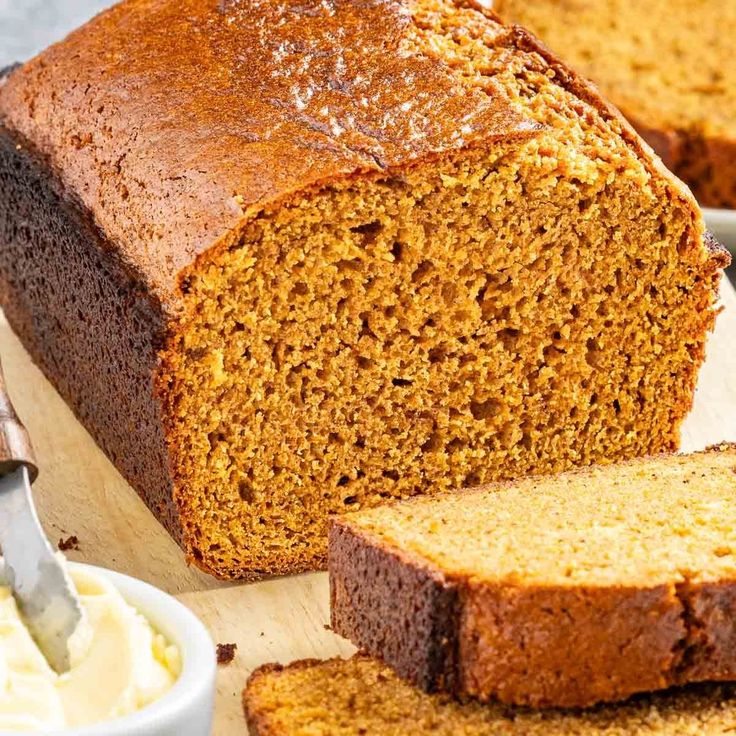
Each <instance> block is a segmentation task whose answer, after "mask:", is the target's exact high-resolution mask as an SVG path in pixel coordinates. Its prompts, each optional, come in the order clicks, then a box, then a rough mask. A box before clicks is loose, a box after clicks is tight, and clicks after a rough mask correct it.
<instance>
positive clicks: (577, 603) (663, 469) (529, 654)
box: [329, 445, 736, 707]
mask: <svg viewBox="0 0 736 736" xmlns="http://www.w3.org/2000/svg"><path fill="white" fill-rule="evenodd" d="M329 566H330V582H331V598H332V626H333V629H334V630H335V631H336V632H337V633H338V634H342V635H343V636H346V637H348V638H350V639H352V641H353V642H354V643H355V644H356V645H357V646H358V647H359V648H362V649H364V650H365V651H367V652H368V653H370V654H372V655H374V656H377V657H381V658H383V659H384V660H385V661H386V662H387V663H388V664H390V665H392V666H393V667H395V668H396V670H397V671H398V673H399V674H400V675H401V676H403V677H406V678H408V679H409V680H411V681H413V682H415V683H417V684H418V685H420V686H421V687H423V688H425V689H428V690H436V689H446V690H448V691H455V692H458V693H464V694H469V695H472V696H476V697H478V698H480V699H483V700H489V699H498V700H500V701H502V702H507V703H515V704H522V705H526V704H528V705H533V706H539V707H543V706H562V707H569V706H588V705H591V704H594V703H597V702H603V701H615V700H620V699H623V698H625V697H628V696H629V695H630V694H632V693H636V692H644V691H653V690H657V689H664V688H668V687H670V686H672V685H678V684H682V683H688V682H694V681H704V680H729V679H736V445H720V446H718V447H716V448H713V449H711V450H708V451H705V452H702V453H696V454H693V455H672V456H660V457H656V458H645V459H639V460H635V461H630V462H628V463H623V464H619V465H612V466H607V467H596V468H592V469H584V470H579V471H575V472H571V473H568V474H563V475H559V476H552V477H540V478H529V479H525V480H521V481H518V482H510V483H506V484H500V485H492V486H489V487H487V488H483V489H476V490H471V491H464V492H459V493H456V494H453V495H443V496H440V497H435V498H433V499H412V500H409V501H405V502H402V503H399V504H395V505H391V506H390V507H386V508H383V509H374V510H369V511H364V512H359V513H356V514H351V515H349V516H347V517H346V518H344V519H341V520H336V521H335V522H334V523H333V526H332V529H331V532H330V562H329Z"/></svg>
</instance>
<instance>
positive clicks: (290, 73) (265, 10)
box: [0, 0, 727, 578]
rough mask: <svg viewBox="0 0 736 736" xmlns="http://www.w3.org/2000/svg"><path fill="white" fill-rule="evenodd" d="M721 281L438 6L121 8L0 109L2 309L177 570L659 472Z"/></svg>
mask: <svg viewBox="0 0 736 736" xmlns="http://www.w3.org/2000/svg"><path fill="white" fill-rule="evenodd" d="M726 260H727V256H726V255H725V253H724V252H723V251H722V250H720V249H719V248H717V247H716V246H715V245H713V243H712V242H709V241H708V240H707V238H706V236H705V233H704V226H703V221H702V218H701V214H700V212H699V210H698V209H697V206H696V204H695V201H694V200H693V199H692V197H691V195H690V193H689V192H688V191H687V190H686V189H685V188H684V187H683V186H682V185H681V184H680V183H679V181H677V180H676V179H675V178H674V177H673V176H672V175H670V174H669V172H667V171H666V170H665V169H664V168H663V167H662V166H661V164H660V162H659V161H658V160H657V159H656V158H655V157H654V156H653V155H652V154H651V152H650V150H649V148H648V147H647V146H646V145H645V144H644V143H643V142H642V141H641V140H640V139H639V138H638V137H637V136H636V134H635V133H634V132H633V131H632V130H631V129H630V128H629V127H628V125H627V124H626V123H625V122H624V121H623V119H622V118H621V117H620V116H619V115H618V114H617V113H616V112H615V111H614V110H612V109H610V108H609V107H607V106H606V105H605V104H604V103H603V102H602V101H601V100H600V99H599V98H598V96H597V94H596V92H595V91H594V90H593V89H592V88H591V87H590V86H588V85H587V84H586V83H585V82H584V81H582V80H581V79H579V78H577V77H576V76H574V75H573V74H572V73H571V72H570V71H569V70H568V69H567V68H566V67H565V66H564V65H562V64H561V63H560V62H559V61H557V60H556V59H555V58H554V57H553V56H551V55H550V54H548V53H547V52H546V51H545V50H544V49H543V48H541V47H540V46H539V45H538V44H537V42H536V41H535V40H534V39H533V38H532V37H531V36H529V35H528V34H527V33H525V32H524V31H521V30H519V29H515V28H509V27H506V26H504V25H502V24H501V23H499V22H498V21H497V20H496V19H495V18H494V17H493V16H491V15H489V14H487V12H486V11H482V10H480V9H476V8H474V7H470V6H468V5H466V4H457V5H455V4H453V3H452V2H451V1H450V0H397V1H396V2H393V1H392V2H383V1H382V0H368V1H367V2H357V0H262V1H259V2H253V1H251V0H157V1H156V2H152V1H151V0H125V1H124V2H122V3H120V4H118V5H116V6H115V7H113V8H111V9H110V10H108V11H106V12H104V13H102V14H101V15H99V16H98V17H96V18H95V19H94V20H92V21H91V22H90V23H89V24H87V25H86V26H84V27H83V28H81V29H80V30H79V31H77V32H75V33H73V34H72V35H71V36H69V38H67V39H66V40H65V41H63V42H62V43H60V44H58V45H56V46H53V47H52V48H50V49H49V50H47V51H46V52H44V53H42V54H41V55H40V56H39V57H37V58H35V59H33V60H32V61H30V62H28V63H27V64H25V65H24V66H22V67H21V68H19V69H17V70H15V71H13V72H12V73H11V74H10V75H9V76H8V77H7V79H6V80H5V82H4V84H3V85H2V86H1V87H0V300H1V302H2V306H3V308H4V309H5V313H6V315H7V317H8V319H9V321H10V323H11V325H12V326H13V328H14V330H15V331H16V332H17V334H18V335H19V336H20V337H21V339H22V340H23V343H24V344H25V346H26V347H27V349H28V350H29V352H30V353H31V355H32V356H33V358H34V359H35V361H36V362H37V363H38V364H39V365H40V366H41V367H42V368H43V370H44V371H45V373H46V375H47V376H48V377H49V379H50V380H51V381H52V382H53V383H54V384H55V385H56V387H57V388H58V390H59V391H60V392H61V394H62V395H63V396H64V397H65V398H66V400H67V401H68V402H69V403H70V404H71V406H72V407H73V409H74V411H75V412H76V413H77V415H78V416H79V418H80V419H81V420H82V422H84V424H85V425H86V426H87V427H88V428H89V430H90V432H91V433H92V435H93V436H94V437H95V439H96V440H97V441H98V442H99V444H100V445H101V446H102V447H103V448H104V450H105V451H106V452H107V454H108V455H109V456H110V458H111V459H112V460H113V461H114V462H115V463H116V464H117V466H118V467H119V468H120V470H121V471H122V472H123V473H124V475H125V476H126V478H128V480H129V481H130V483H131V484H132V485H133V486H134V487H135V488H136V489H137V490H138V491H139V492H140V494H141V495H142V496H143V498H144V499H145V500H146V502H147V503H148V504H149V506H150V507H151V508H152V509H153V511H154V512H155V513H156V514H157V516H158V517H159V518H160V519H161V520H162V521H163V523H164V524H165V525H166V526H167V528H168V529H169V530H170V531H171V533H172V534H173V535H174V536H175V537H176V538H177V539H178V540H179V541H180V542H181V544H182V546H183V547H184V549H185V550H186V552H187V554H188V556H189V558H190V559H191V560H192V561H193V562H194V563H196V564H198V565H199V566H201V567H202V568H203V569H205V570H208V571H210V572H213V573H215V574H217V575H220V576H222V577H243V578H254V577H257V576H259V575H262V574H274V573H287V572H296V571H300V570H306V569H312V568H315V567H319V566H323V565H324V563H325V556H326V548H327V520H328V517H329V515H330V514H335V513H340V512H343V511H345V510H349V509H355V508H358V507H366V506H375V505H376V504H379V503H381V502H384V501H385V500H387V499H392V498H397V497H404V496H410V495H414V494H419V493H425V492H428V491H441V490H446V489H451V488H458V487H462V486H468V485H476V484H478V483H485V482H488V481H492V480H497V479H502V478H510V477H517V476H521V475H524V474H527V473H541V472H556V471H561V470H564V469H566V468H569V467H572V466H577V465H587V464H590V463H593V462H600V461H608V460H613V459H616V458H627V457H632V456H637V455H641V454H644V453H651V452H659V451H665V450H672V449H674V448H675V447H676V445H677V443H678V429H679V425H680V423H681V420H682V419H683V417H684V415H685V414H686V412H687V411H688V409H689V408H690V406H691V401H692V395H693V390H694V386H695V381H696V374H697V371H698V367H699V366H700V364H701V362H702V360H703V356H704V343H705V338H706V333H707V332H708V330H709V329H711V327H712V326H713V321H714V318H715V314H716V310H715V306H714V305H715V302H716V299H717V294H716V292H717V282H718V278H719V276H720V268H721V267H722V266H723V265H724V263H725V262H726Z"/></svg>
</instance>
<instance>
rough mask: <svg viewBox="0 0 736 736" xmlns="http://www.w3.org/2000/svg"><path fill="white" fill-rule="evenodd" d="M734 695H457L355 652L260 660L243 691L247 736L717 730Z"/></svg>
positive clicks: (726, 720) (547, 735)
mask: <svg viewBox="0 0 736 736" xmlns="http://www.w3.org/2000/svg"><path fill="white" fill-rule="evenodd" d="M735 698H736V693H734V687H733V686H732V685H717V684H708V685H700V686H690V687H687V688H682V689H677V690H672V691H670V692H666V693H659V694H654V695H646V696H640V697H635V698H632V699H631V700H629V701H626V702H625V703H621V704H618V705H609V706H603V707H598V708H594V709H590V710H585V711H569V710H568V711H552V710H547V711H534V710H530V709H526V708H513V707H510V706H503V705H498V704H480V703H476V702H472V701H470V702H465V703H461V702H459V701H456V700H454V699H453V698H452V697H450V696H448V695H444V694H436V695H427V694H426V693H423V692H421V691H420V690H417V689H415V688H413V687H412V686H411V685H409V684H407V683H405V682H404V681H402V680H400V679H399V678H398V677H396V675H395V674H394V673H393V672H392V671H391V670H390V669H388V668H387V667H385V666H384V665H381V664H380V663H378V662H376V661H375V660H372V659H370V658H368V657H364V656H360V655H356V656H355V657H353V658H352V659H349V660H341V659H332V660H328V661H324V662H318V661H316V660H307V661H301V662H295V663H293V664H291V665H288V666H287V667H281V666H279V665H266V666H264V667H261V668H259V669H258V670H256V671H255V672H254V673H253V675H252V676H251V678H250V679H249V681H248V685H247V687H246V688H245V691H244V693H243V703H244V706H245V714H246V719H247V721H248V726H249V729H250V733H251V734H252V736H286V734H288V735H289V736H328V735H329V736H359V735H361V734H381V735H382V736H419V735H420V734H437V736H701V735H702V734H708V736H719V735H725V734H729V733H732V732H733V729H734V727H736V708H735V707H734V703H735V702H736V701H735Z"/></svg>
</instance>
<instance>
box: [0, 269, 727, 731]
mask: <svg viewBox="0 0 736 736" xmlns="http://www.w3.org/2000/svg"><path fill="white" fill-rule="evenodd" d="M722 300H723V305H724V312H723V314H722V315H721V316H720V318H719V321H718V325H717V328H716V331H715V333H714V334H713V335H712V337H711V339H710V342H709V347H708V360H707V362H706V365H705V367H704V368H703V371H702V373H701V377H700V385H699V388H698V392H697V396H696V401H695V409H694V410H693V412H692V414H691V415H690V417H689V418H688V420H687V422H686V425H685V427H684V429H683V443H682V444H683V449H684V450H694V449H698V448H702V447H705V446H706V445H708V444H713V443H715V442H717V441H720V440H734V441H736V349H734V343H735V342H736V293H735V292H734V290H733V288H732V287H731V285H730V284H729V283H728V282H727V281H725V280H724V284H723V288H722ZM0 354H1V355H2V358H3V363H4V365H5V371H6V376H7V382H8V387H9V390H10V394H11V396H12V399H13V402H14V404H15V407H16V409H17V411H18V414H19V415H20V417H21V419H22V420H23V422H24V423H25V424H26V426H27V427H28V430H29V432H30V434H31V437H32V439H33V443H34V446H35V449H36V453H37V456H38V461H39V466H40V469H41V472H40V475H39V478H38V481H37V482H36V485H35V488H36V500H37V503H38V507H39V513H40V516H41V518H42V520H43V522H44V525H45V527H46V530H47V532H48V534H49V536H50V537H51V539H52V540H54V541H56V540H58V539H59V538H62V537H64V538H66V537H67V536H69V535H72V534H74V535H76V536H77V537H78V538H79V545H80V549H79V551H76V552H75V551H72V552H69V553H68V555H69V557H70V558H71V559H75V560H81V561H84V562H89V563H92V564H96V565H102V566H104V567H109V568H113V569H115V570H118V571H120V572H123V573H127V574H130V575H134V576H136V577H138V578H142V579H143V580H147V581H149V582H151V583H153V584H154V585H157V586H158V587H160V588H163V589H164V590H166V591H169V592H170V593H173V594H175V595H176V596H177V597H178V598H179V599H180V600H181V601H183V602H184V603H185V604H186V605H187V606H189V607H190V608H191V609H192V610H193V611H194V612H195V613H196V614H197V615H198V616H199V617H200V618H201V619H202V620H203V621H204V623H205V624H206V625H207V626H208V627H209V629H210V631H211V633H212V637H213V639H214V640H215V641H216V642H222V643H228V642H235V643H237V645H238V652H237V656H236V658H235V661H234V662H233V663H232V664H231V665H229V666H227V667H221V668H220V669H219V672H218V693H217V705H216V715H215V728H214V733H215V734H216V736H231V735H232V736H235V735H236V734H244V733H245V724H244V721H243V715H242V712H241V707H240V691H241V690H242V688H243V685H244V683H245V680H246V677H247V675H248V673H249V672H250V671H251V670H252V669H253V668H254V667H256V666H258V665H259V664H262V663H264V662H272V661H280V662H288V661H290V660H292V659H297V658H302V657H329V656H333V655H336V654H341V655H348V654H349V653H351V651H352V647H351V646H350V645H349V644H348V643H347V642H345V641H343V640H341V639H340V638H339V637H337V636H335V635H334V634H332V633H331V632H330V631H329V630H327V629H326V628H325V625H326V624H327V622H328V620H329V612H328V603H329V601H328V586H327V578H326V575H325V574H324V573H314V574H309V575H300V576H295V577H290V578H282V579H278V580H269V581H267V582H263V583H256V584H250V585H229V584H223V583H219V582H217V581H215V580H213V579H212V578H210V577H208V576H206V575H204V574H202V573H200V572H198V571H197V570H196V569H194V568H188V567H187V566H186V565H185V564H184V561H183V558H182V555H181V553H180V551H179V548H178V547H177V546H176V545H175V544H174V542H173V541H172V540H171V539H170V538H169V537H168V536H167V534H166V533H165V532H164V530H163V529H162V528H161V527H160V526H159V525H158V523H157V522H156V521H155V520H154V518H153V516H151V515H150V514H149V512H148V510H147V509H146V507H145V506H144V505H143V503H142V501H140V500H139V499H138V496H136V494H135V493H134V492H133V491H132V490H131V489H130V487H129V486H128V485H127V484H126V483H125V481H123V480H122V478H121V477H120V476H119V475H118V473H117V471H116V470H115V468H114V467H113V466H112V465H111V464H110V462H109V461H108V460H107V458H106V457H105V456H104V455H103V454H102V452H101V451H100V450H99V449H98V448H97V446H96V445H95V443H94V442H93V441H92V439H91V438H90V436H89V435H88V434H87V432H86V431H85V430H84V429H83V428H82V426H81V425H80V424H79V423H78V422H77V421H76V419H75V418H74V416H73V415H72V413H71V411H70V410H69V409H68V408H67V406H66V405H65V404H64V402H63V401H62V399H61V398H60V397H59V396H58V395H57V394H56V393H55V391H54V390H53V389H52V388H51V386H50V385H49V384H48V382H47V381H46V380H45V379H44V377H43V376H42V375H41V373H40V371H39V370H38V369H37V368H36V367H35V366H34V365H33V364H32V363H31V361H30V358H29V357H28V355H27V354H26V352H25V351H24V350H23V348H22V347H21V345H20V343H19V341H18V340H17V338H16V337H15V335H14V334H13V333H12V332H11V330H10V328H9V327H8V325H7V323H6V322H5V320H4V319H0Z"/></svg>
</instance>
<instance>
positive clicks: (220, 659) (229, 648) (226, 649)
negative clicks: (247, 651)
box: [217, 644, 238, 665]
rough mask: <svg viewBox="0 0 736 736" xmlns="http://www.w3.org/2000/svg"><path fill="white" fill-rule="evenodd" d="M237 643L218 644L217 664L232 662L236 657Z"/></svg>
mask: <svg viewBox="0 0 736 736" xmlns="http://www.w3.org/2000/svg"><path fill="white" fill-rule="evenodd" d="M237 648H238V645H237V644H218V645H217V664H222V665H225V664H230V662H232V661H233V660H234V659H235V651H236V650H237Z"/></svg>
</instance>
